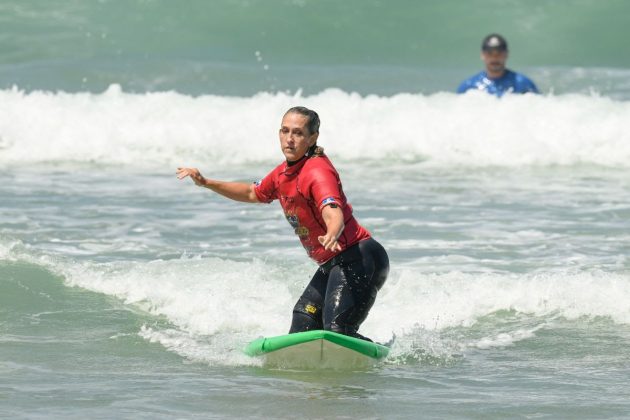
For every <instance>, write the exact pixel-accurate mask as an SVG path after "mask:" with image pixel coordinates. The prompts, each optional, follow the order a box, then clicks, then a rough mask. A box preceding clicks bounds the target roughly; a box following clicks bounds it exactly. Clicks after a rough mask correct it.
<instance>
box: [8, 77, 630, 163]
mask: <svg viewBox="0 0 630 420" xmlns="http://www.w3.org/2000/svg"><path fill="white" fill-rule="evenodd" d="M295 105H305V106H308V107H311V108H313V109H315V110H317V111H318V112H319V114H320V116H321V120H322V127H321V135H320V140H319V143H320V145H322V146H324V147H325V148H326V150H327V152H328V153H329V154H330V155H331V156H333V157H334V158H335V159H348V160H358V159H363V160H383V159H385V160H387V161H392V160H393V161H427V162H429V163H431V164H435V165H440V166H442V165H444V166H453V165H457V166H459V165H467V166H488V165H497V166H519V165H572V164H579V163H588V164H597V165H606V166H622V167H624V166H628V165H630V131H628V130H627V122H628V121H630V103H629V102H623V101H615V100H612V99H610V98H606V97H601V96H596V95H590V96H589V95H562V96H553V95H550V96H542V95H518V96H517V95H514V96H505V97H503V98H502V99H497V98H495V97H493V96H490V95H486V94H483V93H480V92H471V93H469V94H466V95H455V94H452V93H438V94H433V95H429V96H425V95H422V94H398V95H395V96H390V97H380V96H374V95H370V96H361V95H358V94H354V93H347V92H343V91H341V90H337V89H328V90H325V91H323V92H321V93H319V94H316V95H313V96H307V97H304V96H302V95H301V94H300V93H299V92H298V93H297V94H295V95H289V94H286V93H275V94H271V93H260V94H257V95H255V96H252V97H227V96H213V95H203V96H197V97H193V96H187V95H183V94H179V93H176V92H157V93H143V94H134V93H125V92H123V91H122V90H121V88H120V87H119V86H117V85H112V86H110V88H109V89H108V90H107V91H105V92H103V93H101V94H91V93H74V94H70V93H64V92H43V91H34V92H30V93H26V92H24V91H21V90H19V89H17V88H14V89H10V90H2V91H0V164H5V165H6V164H9V165H11V164H13V165H15V164H34V163H64V162H70V163H86V164H92V163H98V164H106V165H107V164H112V165H123V166H136V165H138V166H143V167H146V166H161V165H198V166H202V165H214V164H220V163H224V164H239V163H247V162H252V161H265V162H275V161H278V160H279V159H281V157H282V155H281V153H280V150H279V145H278V139H277V130H278V127H279V125H280V121H281V117H282V114H283V113H284V112H285V111H286V110H287V109H288V108H289V107H291V106H295Z"/></svg>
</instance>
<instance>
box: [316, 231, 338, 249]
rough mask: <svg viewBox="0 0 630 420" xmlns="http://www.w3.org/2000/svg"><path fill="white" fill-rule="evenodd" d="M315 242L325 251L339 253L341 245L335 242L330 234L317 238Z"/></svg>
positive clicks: (335, 239)
mask: <svg viewBox="0 0 630 420" xmlns="http://www.w3.org/2000/svg"><path fill="white" fill-rule="evenodd" d="M317 240H318V241H319V243H320V244H322V246H323V247H324V249H325V250H326V251H333V252H335V251H341V245H340V244H339V242H337V238H335V236H334V235H331V234H330V233H327V234H326V235H324V236H318V237H317Z"/></svg>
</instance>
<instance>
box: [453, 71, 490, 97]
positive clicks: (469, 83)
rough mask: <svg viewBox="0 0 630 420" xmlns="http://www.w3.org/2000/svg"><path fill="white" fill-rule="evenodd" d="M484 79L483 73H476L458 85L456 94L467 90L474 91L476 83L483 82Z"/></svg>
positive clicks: (484, 73) (484, 74)
mask: <svg viewBox="0 0 630 420" xmlns="http://www.w3.org/2000/svg"><path fill="white" fill-rule="evenodd" d="M484 77H486V72H485V71H480V72H479V73H476V74H474V75H472V76H470V77H469V78H468V79H466V80H464V81H463V82H461V83H460V85H459V88H458V89H457V92H458V93H463V92H465V91H467V90H468V89H476V87H477V83H479V82H480V81H481V80H483V78H484Z"/></svg>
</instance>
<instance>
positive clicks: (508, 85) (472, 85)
mask: <svg viewBox="0 0 630 420" xmlns="http://www.w3.org/2000/svg"><path fill="white" fill-rule="evenodd" d="M507 58H508V45H507V41H506V40H505V38H503V37H502V36H501V35H499V34H490V35H488V36H486V37H485V38H484V39H483V41H482V42H481V60H482V61H483V62H484V64H485V66H486V69H485V70H484V71H482V72H480V73H478V74H476V75H474V76H472V77H470V78H469V79H466V80H464V81H463V82H462V84H461V85H459V88H458V89H457V93H464V92H466V91H468V90H483V91H486V92H488V93H490V94H493V95H496V96H499V97H501V96H503V94H505V93H508V92H511V93H527V92H533V93H539V92H538V88H537V87H536V85H535V84H534V82H532V81H531V80H530V79H529V78H527V77H526V76H525V75H523V74H520V73H516V72H514V71H512V70H509V69H507V68H506V67H505V63H506V61H507Z"/></svg>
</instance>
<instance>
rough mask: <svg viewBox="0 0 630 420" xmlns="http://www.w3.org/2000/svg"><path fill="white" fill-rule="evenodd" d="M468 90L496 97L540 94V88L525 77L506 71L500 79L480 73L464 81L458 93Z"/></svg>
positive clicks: (483, 72)
mask: <svg viewBox="0 0 630 420" xmlns="http://www.w3.org/2000/svg"><path fill="white" fill-rule="evenodd" d="M468 90H483V91H486V92H488V93H491V94H493V95H496V96H499V97H501V96H503V94H504V93H508V92H511V93H527V92H533V93H539V92H538V88H537V87H536V85H535V84H534V82H532V81H531V80H530V79H528V78H527V77H526V76H525V75H522V74H520V73H516V72H513V71H512V70H507V69H506V70H505V73H504V74H503V76H501V77H499V78H498V79H491V78H489V77H488V74H487V73H486V72H485V71H482V72H481V73H478V74H476V75H474V76H473V77H471V78H470V79H467V80H464V81H463V82H462V84H461V85H459V88H458V89H457V93H464V92H466V91H468Z"/></svg>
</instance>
